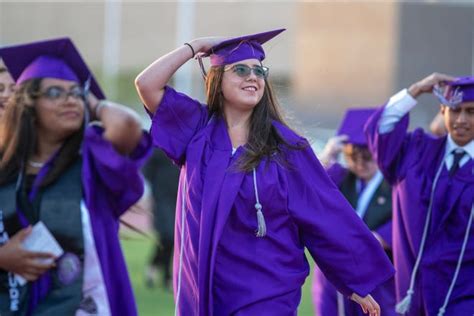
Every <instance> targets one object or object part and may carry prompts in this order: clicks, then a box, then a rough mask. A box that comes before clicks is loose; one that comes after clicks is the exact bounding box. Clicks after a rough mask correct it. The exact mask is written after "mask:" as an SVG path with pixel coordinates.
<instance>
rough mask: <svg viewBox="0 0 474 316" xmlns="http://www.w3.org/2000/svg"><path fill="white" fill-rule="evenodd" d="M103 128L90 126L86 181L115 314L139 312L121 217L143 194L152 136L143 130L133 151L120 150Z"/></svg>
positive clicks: (84, 171) (86, 195) (85, 157)
mask: <svg viewBox="0 0 474 316" xmlns="http://www.w3.org/2000/svg"><path fill="white" fill-rule="evenodd" d="M102 133H103V129H102V128H100V127H98V126H94V125H93V126H89V127H88V128H87V129H86V132H85V136H84V141H83V147H82V154H83V166H82V184H83V190H84V200H85V204H86V206H87V209H88V211H89V215H90V221H91V226H92V233H93V236H94V241H95V247H96V249H97V255H98V257H99V261H100V266H101V269H102V275H103V277H104V282H105V287H106V290H107V296H108V299H109V305H110V311H111V313H112V315H113V316H121V315H127V316H133V315H137V310H136V306H135V300H134V298H133V292H132V287H131V285H130V280H129V278H128V272H127V267H126V265H125V260H124V257H123V254H122V249H121V246H120V240H119V238H118V230H119V218H120V216H121V215H122V214H123V213H124V212H125V211H126V210H127V209H128V208H129V207H130V206H132V205H133V204H134V203H135V202H137V201H138V200H139V199H140V197H141V196H142V194H143V189H144V185H143V179H142V176H141V175H140V172H139V168H140V166H142V165H143V163H144V162H145V159H146V158H147V156H148V154H149V152H150V150H151V139H150V137H149V135H148V134H147V133H143V137H142V139H141V140H140V143H139V145H138V146H137V148H136V149H135V150H134V152H133V153H132V154H130V155H129V156H128V157H125V156H123V155H121V154H119V153H118V152H117V151H116V150H115V149H114V148H113V146H112V144H111V143H110V142H108V141H107V140H105V139H104V138H103V137H102Z"/></svg>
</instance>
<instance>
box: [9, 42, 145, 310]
mask: <svg viewBox="0 0 474 316" xmlns="http://www.w3.org/2000/svg"><path fill="white" fill-rule="evenodd" d="M0 56H1V57H2V58H3V60H4V62H5V65H6V66H7V67H8V69H9V71H10V73H11V74H12V76H13V78H14V79H15V80H16V83H17V90H16V92H15V94H14V95H13V96H12V98H11V99H10V101H9V103H8V104H7V107H6V109H5V113H4V115H3V117H2V119H3V123H2V125H1V131H0V151H1V152H2V153H3V154H2V157H1V162H0V236H1V240H0V245H1V247H0V314H1V315H2V316H8V315H15V316H24V315H26V316H28V315H35V316H50V315H76V316H86V315H101V316H107V315H114V316H118V315H127V316H128V315H132V316H133V315H136V314H137V312H136V307H135V302H134V299H133V293H132V290H131V286H130V281H129V279H128V274H127V269H126V266H125V261H124V258H123V255H122V251H121V248H120V243H119V239H118V228H119V217H120V215H121V214H122V213H124V212H125V211H126V210H127V209H128V208H129V207H130V206H131V205H132V204H134V203H135V202H136V201H137V200H138V199H139V198H140V197H141V195H142V193H143V180H142V178H141V176H140V174H139V167H140V165H141V164H142V162H143V160H144V158H145V157H146V156H147V153H148V152H149V150H150V149H151V140H150V138H149V137H148V135H147V134H146V133H143V132H142V130H141V127H140V123H139V120H138V118H137V116H136V114H134V113H133V112H132V111H130V110H128V109H126V108H125V107H123V106H120V105H116V104H113V103H111V102H109V101H105V100H102V101H100V102H99V101H98V100H97V98H99V99H104V98H105V96H104V95H103V93H102V91H101V89H100V87H99V86H98V84H97V82H96V81H95V79H94V78H93V77H92V74H91V73H90V71H89V69H88V68H87V66H86V64H85V63H84V61H83V60H82V58H81V57H80V55H79V52H78V51H77V50H76V48H75V47H74V45H73V43H72V42H71V41H70V40H69V39H67V38H62V39H56V40H50V41H44V42H36V43H29V44H24V45H17V46H11V47H5V48H1V49H0ZM88 87H90V90H89V89H88ZM88 91H90V92H89V93H88ZM88 119H90V120H92V121H95V122H94V124H88V122H89V120H88ZM38 222H41V223H43V224H44V226H45V227H46V229H47V230H48V231H49V232H50V233H51V234H52V236H53V237H54V239H55V240H56V241H57V243H58V244H59V246H60V247H61V248H62V250H63V251H64V254H63V255H62V256H60V257H59V258H54V257H53V256H52V255H51V254H50V253H49V250H48V249H44V248H40V249H37V250H38V252H36V251H27V250H25V249H23V246H22V242H23V241H24V239H25V238H27V237H28V235H29V234H30V233H31V231H32V229H31V227H30V226H33V225H35V224H37V223H38ZM44 259H48V260H46V261H45V260H44ZM19 277H22V278H23V279H21V278H19ZM22 280H26V281H28V282H26V283H24V282H22Z"/></svg>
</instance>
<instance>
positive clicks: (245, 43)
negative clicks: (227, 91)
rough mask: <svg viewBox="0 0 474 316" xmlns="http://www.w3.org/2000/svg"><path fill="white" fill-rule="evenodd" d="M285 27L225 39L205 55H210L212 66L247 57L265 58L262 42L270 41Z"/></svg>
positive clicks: (230, 62)
mask: <svg viewBox="0 0 474 316" xmlns="http://www.w3.org/2000/svg"><path fill="white" fill-rule="evenodd" d="M283 31H285V29H278V30H273V31H268V32H263V33H258V34H252V35H245V36H240V37H235V38H231V39H228V40H225V41H223V42H221V43H219V44H217V45H216V46H214V47H212V48H211V49H210V50H209V52H208V53H207V54H206V55H205V56H210V59H211V65H212V66H222V65H228V64H232V63H235V62H238V61H241V60H245V59H258V60H260V61H262V60H264V59H265V51H264V50H263V47H262V44H263V43H265V42H268V41H269V40H271V39H272V38H274V37H275V36H277V35H278V34H280V33H281V32H283Z"/></svg>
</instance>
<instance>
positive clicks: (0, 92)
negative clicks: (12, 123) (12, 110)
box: [0, 60, 15, 124]
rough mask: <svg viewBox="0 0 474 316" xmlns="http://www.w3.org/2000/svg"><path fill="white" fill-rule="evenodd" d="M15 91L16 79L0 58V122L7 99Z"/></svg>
mask: <svg viewBox="0 0 474 316" xmlns="http://www.w3.org/2000/svg"><path fill="white" fill-rule="evenodd" d="M14 91H15V81H13V78H12V76H11V75H10V73H9V72H8V70H7V68H5V67H4V66H3V65H2V64H1V60H0V124H1V119H2V115H3V112H4V111H5V106H6V104H7V101H8V99H10V97H11V96H12V94H13V92H14Z"/></svg>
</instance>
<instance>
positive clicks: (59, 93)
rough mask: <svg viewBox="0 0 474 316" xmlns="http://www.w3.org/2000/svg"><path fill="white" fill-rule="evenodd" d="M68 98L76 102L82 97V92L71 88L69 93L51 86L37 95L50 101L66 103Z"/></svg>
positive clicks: (80, 89) (79, 88)
mask: <svg viewBox="0 0 474 316" xmlns="http://www.w3.org/2000/svg"><path fill="white" fill-rule="evenodd" d="M69 96H71V97H73V98H74V99H77V100H79V99H82V98H83V97H84V90H83V89H82V88H81V87H78V86H76V87H73V88H71V90H69V91H66V90H65V89H63V88H61V87H58V86H52V87H48V88H47V89H46V90H44V91H42V92H39V93H38V94H37V97H44V98H46V99H48V100H51V101H59V100H63V101H66V100H67V98H68V97H69Z"/></svg>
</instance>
